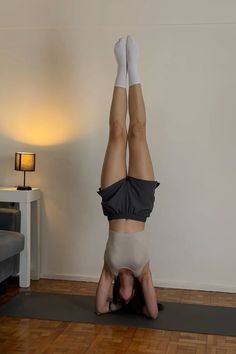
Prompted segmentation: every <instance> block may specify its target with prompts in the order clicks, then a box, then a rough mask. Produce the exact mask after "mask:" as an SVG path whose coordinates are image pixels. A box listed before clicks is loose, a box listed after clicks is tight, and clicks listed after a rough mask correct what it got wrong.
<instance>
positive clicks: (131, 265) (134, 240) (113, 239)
mask: <svg viewBox="0 0 236 354" xmlns="http://www.w3.org/2000/svg"><path fill="white" fill-rule="evenodd" d="M145 233H146V232H145V231H144V230H142V231H137V232H117V231H113V230H111V229H109V236H108V240H107V244H106V249H105V253H104V261H105V262H106V263H107V265H108V266H109V268H110V270H111V272H112V274H113V275H118V273H119V270H120V269H121V268H126V269H130V270H131V271H132V272H133V274H134V276H135V277H138V276H139V275H140V274H141V273H142V270H143V267H144V266H145V264H146V263H147V262H148V261H149V255H148V249H147V239H146V236H145Z"/></svg>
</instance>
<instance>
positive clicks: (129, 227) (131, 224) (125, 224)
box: [109, 219, 145, 232]
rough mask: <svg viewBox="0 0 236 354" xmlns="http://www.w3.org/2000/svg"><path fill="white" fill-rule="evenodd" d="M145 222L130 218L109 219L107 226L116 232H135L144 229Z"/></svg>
mask: <svg viewBox="0 0 236 354" xmlns="http://www.w3.org/2000/svg"><path fill="white" fill-rule="evenodd" d="M144 227H145V222H143V221H138V220H132V219H112V220H109V228H110V229H111V230H113V231H116V232H136V231H142V230H144Z"/></svg>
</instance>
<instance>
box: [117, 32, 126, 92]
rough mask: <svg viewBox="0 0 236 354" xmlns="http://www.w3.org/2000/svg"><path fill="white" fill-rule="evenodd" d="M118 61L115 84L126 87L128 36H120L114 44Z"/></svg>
mask: <svg viewBox="0 0 236 354" xmlns="http://www.w3.org/2000/svg"><path fill="white" fill-rule="evenodd" d="M114 53H115V57H116V61H117V75H116V81H115V86H119V87H125V88H126V77H127V61H126V38H120V39H119V40H118V41H117V42H116V43H115V46H114Z"/></svg>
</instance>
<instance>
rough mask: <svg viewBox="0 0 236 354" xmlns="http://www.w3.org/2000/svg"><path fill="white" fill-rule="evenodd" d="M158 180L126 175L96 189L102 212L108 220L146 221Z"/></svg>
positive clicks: (150, 210) (152, 204)
mask: <svg viewBox="0 0 236 354" xmlns="http://www.w3.org/2000/svg"><path fill="white" fill-rule="evenodd" d="M159 184H160V183H159V182H158V181H148V180H144V179H141V178H136V177H131V176H126V177H124V178H122V179H120V180H119V181H116V182H114V183H113V184H111V185H110V186H108V187H105V188H103V189H101V187H100V188H99V190H98V191H97V193H98V194H99V195H100V196H101V197H102V201H101V205H102V209H103V214H104V215H105V216H107V218H108V220H112V219H133V220H139V221H144V222H145V221H146V218H147V217H149V216H150V214H151V212H152V209H153V206H154V201H155V189H156V188H157V187H158V186H159Z"/></svg>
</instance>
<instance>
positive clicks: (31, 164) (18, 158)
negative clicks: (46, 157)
mask: <svg viewBox="0 0 236 354" xmlns="http://www.w3.org/2000/svg"><path fill="white" fill-rule="evenodd" d="M15 170H16V171H23V172H24V185H23V186H18V187H17V190H31V189H32V188H31V187H30V186H26V185H25V174H26V172H32V171H35V153H32V152H16V153H15Z"/></svg>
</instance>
